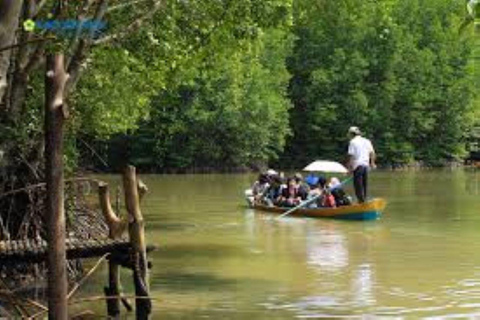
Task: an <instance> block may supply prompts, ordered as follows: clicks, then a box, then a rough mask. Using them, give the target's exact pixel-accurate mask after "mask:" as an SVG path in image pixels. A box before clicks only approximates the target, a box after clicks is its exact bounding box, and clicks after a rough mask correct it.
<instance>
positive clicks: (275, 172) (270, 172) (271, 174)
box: [267, 169, 278, 176]
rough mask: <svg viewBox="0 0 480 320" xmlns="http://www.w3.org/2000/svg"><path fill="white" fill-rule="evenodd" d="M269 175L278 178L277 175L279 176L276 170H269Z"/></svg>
mask: <svg viewBox="0 0 480 320" xmlns="http://www.w3.org/2000/svg"><path fill="white" fill-rule="evenodd" d="M267 174H268V175H269V176H276V175H277V174H278V172H277V171H275V170H273V169H268V170H267Z"/></svg>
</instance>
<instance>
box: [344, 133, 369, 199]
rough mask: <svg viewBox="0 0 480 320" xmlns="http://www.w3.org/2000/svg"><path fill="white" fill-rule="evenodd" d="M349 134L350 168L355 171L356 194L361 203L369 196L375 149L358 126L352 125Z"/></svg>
mask: <svg viewBox="0 0 480 320" xmlns="http://www.w3.org/2000/svg"><path fill="white" fill-rule="evenodd" d="M348 134H349V136H350V138H351V140H350V143H349V145H348V155H349V162H348V169H349V170H350V172H353V185H354V188H355V195H356V196H357V200H358V202H360V203H363V202H365V200H366V198H367V185H368V183H367V180H368V170H369V168H373V169H374V168H375V167H376V165H375V150H374V149H373V145H372V142H371V141H370V140H368V139H366V138H364V137H362V133H361V131H360V129H359V128H358V127H350V128H349V129H348Z"/></svg>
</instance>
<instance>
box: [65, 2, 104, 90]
mask: <svg viewBox="0 0 480 320" xmlns="http://www.w3.org/2000/svg"><path fill="white" fill-rule="evenodd" d="M107 8H108V0H101V1H100V3H99V4H98V6H97V9H96V12H95V16H94V18H93V19H94V20H95V21H101V20H102V19H103V17H104V16H105V13H106V12H107ZM92 37H93V34H92V33H91V34H90V37H89V38H87V39H80V41H79V42H78V45H77V47H76V49H75V51H74V53H73V55H72V58H71V59H70V60H69V63H68V66H67V72H68V73H69V74H70V78H69V80H68V82H67V86H66V88H65V96H68V94H69V93H70V92H71V90H72V89H73V88H74V87H75V85H76V84H77V82H78V79H79V78H80V75H81V71H82V65H83V63H84V62H85V57H86V53H87V52H88V50H89V49H90V44H91V39H92Z"/></svg>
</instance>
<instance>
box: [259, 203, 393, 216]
mask: <svg viewBox="0 0 480 320" xmlns="http://www.w3.org/2000/svg"><path fill="white" fill-rule="evenodd" d="M386 205H387V202H386V201H385V199H382V198H375V199H372V200H370V201H368V202H365V203H356V204H352V205H349V206H342V207H337V208H315V209H307V208H300V209H297V210H295V211H293V212H292V213H290V214H289V215H290V216H303V217H312V218H334V219H346V220H375V219H378V218H379V217H380V216H381V214H382V212H383V210H384V209H385V207H386ZM253 207H254V208H255V209H258V210H261V211H267V212H273V213H280V214H281V213H284V212H287V211H288V210H290V209H292V208H282V207H269V206H265V205H254V206H253Z"/></svg>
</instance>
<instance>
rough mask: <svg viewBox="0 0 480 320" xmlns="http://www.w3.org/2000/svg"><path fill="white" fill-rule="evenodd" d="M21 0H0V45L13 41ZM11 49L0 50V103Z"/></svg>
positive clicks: (3, 94)
mask: <svg viewBox="0 0 480 320" xmlns="http://www.w3.org/2000/svg"><path fill="white" fill-rule="evenodd" d="M22 5H23V1H22V0H0V46H1V47H7V46H10V45H11V44H12V43H13V42H14V38H15V30H16V29H17V26H18V20H19V18H20V13H21V9H22ZM10 55H11V51H10V50H8V51H3V52H0V104H1V102H2V100H3V97H4V96H5V92H6V89H7V83H8V82H7V73H8V70H9V67H10Z"/></svg>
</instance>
